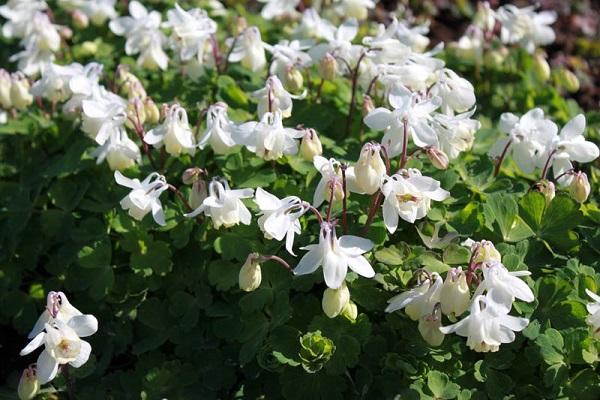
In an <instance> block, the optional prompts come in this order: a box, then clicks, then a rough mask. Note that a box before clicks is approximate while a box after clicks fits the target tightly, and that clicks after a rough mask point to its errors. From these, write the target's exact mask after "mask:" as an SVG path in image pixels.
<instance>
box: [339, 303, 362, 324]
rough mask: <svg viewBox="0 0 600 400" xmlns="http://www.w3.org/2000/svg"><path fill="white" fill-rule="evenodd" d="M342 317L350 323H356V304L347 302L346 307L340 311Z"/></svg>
mask: <svg viewBox="0 0 600 400" xmlns="http://www.w3.org/2000/svg"><path fill="white" fill-rule="evenodd" d="M342 315H343V316H344V317H346V318H347V319H349V320H350V321H352V322H354V321H356V317H358V307H356V304H355V303H354V302H353V301H352V300H350V301H348V304H346V307H344V309H343V310H342Z"/></svg>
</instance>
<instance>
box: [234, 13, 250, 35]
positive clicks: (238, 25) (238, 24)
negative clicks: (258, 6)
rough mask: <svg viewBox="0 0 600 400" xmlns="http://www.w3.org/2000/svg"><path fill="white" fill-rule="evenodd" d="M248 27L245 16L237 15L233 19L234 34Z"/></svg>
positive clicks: (238, 33)
mask: <svg viewBox="0 0 600 400" xmlns="http://www.w3.org/2000/svg"><path fill="white" fill-rule="evenodd" d="M247 27H248V21H246V18H244V17H242V16H238V17H237V18H236V19H235V25H234V27H233V28H234V32H233V33H234V35H240V34H241V33H242V32H244V30H246V28H247Z"/></svg>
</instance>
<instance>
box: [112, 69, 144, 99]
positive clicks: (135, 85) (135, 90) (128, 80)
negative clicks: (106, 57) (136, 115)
mask: <svg viewBox="0 0 600 400" xmlns="http://www.w3.org/2000/svg"><path fill="white" fill-rule="evenodd" d="M116 78H117V83H118V84H119V86H120V87H121V88H122V89H123V92H124V93H125V94H126V95H127V97H128V98H129V99H130V100H131V99H134V98H138V99H140V100H144V99H145V98H146V96H147V94H146V90H145V89H144V85H142V82H140V80H139V79H138V77H137V76H135V75H134V74H132V73H131V72H129V67H127V66H125V65H119V66H118V67H117V76H116Z"/></svg>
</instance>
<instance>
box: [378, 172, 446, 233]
mask: <svg viewBox="0 0 600 400" xmlns="http://www.w3.org/2000/svg"><path fill="white" fill-rule="evenodd" d="M381 192H382V193H383V195H384V196H385V200H384V201H383V221H384V223H385V226H386V227H387V229H388V231H389V232H390V233H394V232H395V231H396V229H397V228H398V217H400V218H402V219H403V220H405V221H406V222H409V223H411V224H412V223H414V222H415V221H416V220H417V219H421V218H423V217H425V216H426V215H427V213H428V212H429V209H430V208H431V200H435V201H444V200H446V199H447V198H448V197H449V196H450V193H449V192H448V191H446V190H444V189H442V188H441V187H440V183H439V182H438V181H436V180H435V179H433V178H430V177H427V176H422V175H421V172H420V171H419V170H417V169H413V168H411V169H408V170H402V171H400V173H398V174H395V175H392V176H391V177H389V178H387V179H386V180H384V182H383V184H382V186H381Z"/></svg>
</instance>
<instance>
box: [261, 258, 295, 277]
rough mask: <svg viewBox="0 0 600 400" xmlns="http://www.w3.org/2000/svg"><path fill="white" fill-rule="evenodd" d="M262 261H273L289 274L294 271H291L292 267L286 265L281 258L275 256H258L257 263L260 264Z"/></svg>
mask: <svg viewBox="0 0 600 400" xmlns="http://www.w3.org/2000/svg"><path fill="white" fill-rule="evenodd" d="M262 261H275V262H277V263H279V264H281V265H282V266H283V267H284V268H285V269H287V270H288V271H289V272H290V273H291V274H293V273H294V270H293V269H292V267H290V264H288V263H287V261H285V260H284V259H283V258H281V257H279V256H276V255H268V256H260V257H259V262H262Z"/></svg>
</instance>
